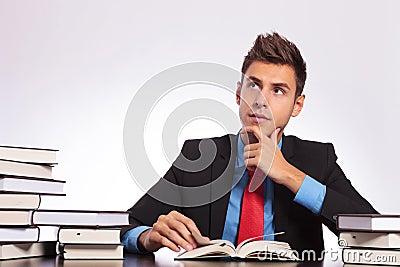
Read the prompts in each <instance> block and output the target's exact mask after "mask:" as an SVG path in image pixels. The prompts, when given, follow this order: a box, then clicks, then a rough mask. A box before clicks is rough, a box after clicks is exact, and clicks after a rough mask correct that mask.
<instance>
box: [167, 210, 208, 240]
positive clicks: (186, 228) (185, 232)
mask: <svg viewBox="0 0 400 267" xmlns="http://www.w3.org/2000/svg"><path fill="white" fill-rule="evenodd" d="M170 215H171V216H172V217H173V218H174V219H175V220H177V221H179V222H180V223H182V224H183V225H182V226H179V227H180V229H177V230H179V232H180V233H181V234H182V236H183V237H185V239H186V240H187V241H188V242H190V243H191V244H192V245H193V246H194V247H197V242H196V241H195V239H194V238H193V236H192V234H191V233H192V232H193V231H195V232H196V233H198V234H199V235H200V236H201V233H200V230H199V229H198V228H197V225H196V224H195V223H194V222H193V220H192V219H190V218H188V217H186V216H185V215H183V214H181V213H179V212H177V211H172V212H170Z"/></svg>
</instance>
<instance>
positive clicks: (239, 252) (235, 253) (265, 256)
mask: <svg viewBox="0 0 400 267" xmlns="http://www.w3.org/2000/svg"><path fill="white" fill-rule="evenodd" d="M278 234H283V232H281V233H276V234H273V235H278ZM192 235H193V237H194V239H195V240H196V242H197V244H198V247H197V248H195V249H193V250H191V251H184V252H183V253H181V254H179V255H178V256H177V257H176V258H175V259H176V260H194V259H196V260H198V259H210V258H214V257H230V258H232V259H238V260H243V259H252V260H261V261H263V260H274V261H280V260H282V261H287V260H292V261H298V260H299V258H298V257H297V256H296V253H295V251H293V250H292V249H291V248H290V246H289V244H288V243H286V242H280V241H267V240H255V239H259V238H261V237H262V236H260V237H254V238H250V239H247V240H244V241H242V242H241V243H240V244H239V245H238V246H237V247H235V246H234V245H233V244H232V242H230V241H228V240H211V241H210V240H208V239H206V238H204V237H203V236H201V235H200V234H198V233H196V232H194V231H192Z"/></svg>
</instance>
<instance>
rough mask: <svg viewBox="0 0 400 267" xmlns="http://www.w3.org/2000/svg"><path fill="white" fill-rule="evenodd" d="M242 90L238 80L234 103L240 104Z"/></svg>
mask: <svg viewBox="0 0 400 267" xmlns="http://www.w3.org/2000/svg"><path fill="white" fill-rule="evenodd" d="M241 91H242V84H241V83H240V82H237V83H236V104H238V105H240V94H241Z"/></svg>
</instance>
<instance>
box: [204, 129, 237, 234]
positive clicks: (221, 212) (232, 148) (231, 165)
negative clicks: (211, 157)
mask: <svg viewBox="0 0 400 267" xmlns="http://www.w3.org/2000/svg"><path fill="white" fill-rule="evenodd" d="M237 138H238V136H237V135H228V136H226V138H225V139H223V140H222V142H221V144H220V147H218V153H217V155H216V158H215V161H214V162H213V165H212V167H211V172H212V173H211V179H212V181H211V182H212V186H211V199H210V200H211V201H212V202H211V204H210V238H211V239H220V238H222V233H223V231H224V225H225V218H226V214H227V210H228V204H229V198H230V192H231V190H230V189H231V188H232V182H233V173H234V170H235V162H236V156H237ZM221 192H222V193H221Z"/></svg>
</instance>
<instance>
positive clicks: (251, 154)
mask: <svg viewBox="0 0 400 267" xmlns="http://www.w3.org/2000/svg"><path fill="white" fill-rule="evenodd" d="M259 154H260V152H259V151H258V149H257V150H249V151H245V152H244V153H243V157H244V158H245V159H251V158H255V157H257V156H258V155H259Z"/></svg>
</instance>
